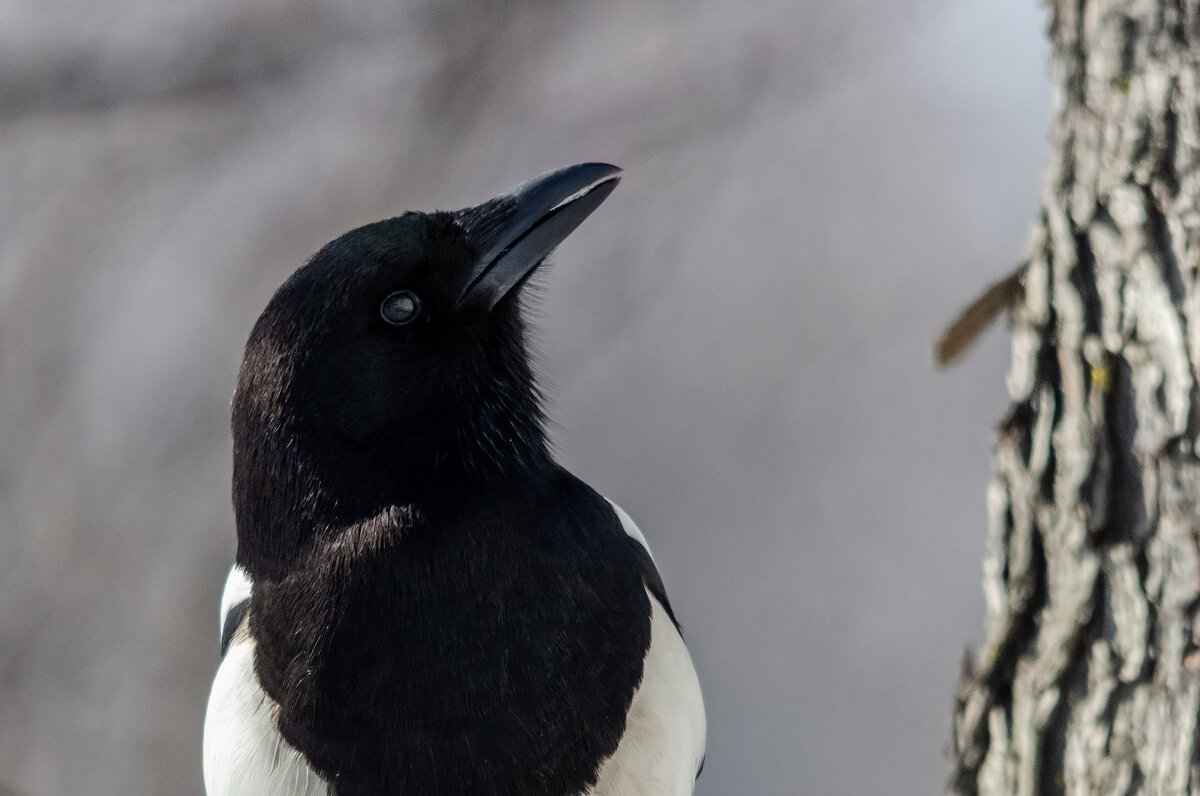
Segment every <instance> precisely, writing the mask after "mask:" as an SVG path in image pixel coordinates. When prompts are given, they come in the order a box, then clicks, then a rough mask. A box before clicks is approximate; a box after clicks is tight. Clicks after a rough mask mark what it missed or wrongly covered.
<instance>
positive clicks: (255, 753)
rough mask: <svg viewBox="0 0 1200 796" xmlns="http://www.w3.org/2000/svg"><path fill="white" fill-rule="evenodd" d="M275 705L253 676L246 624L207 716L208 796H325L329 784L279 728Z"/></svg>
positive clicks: (218, 680)
mask: <svg viewBox="0 0 1200 796" xmlns="http://www.w3.org/2000/svg"><path fill="white" fill-rule="evenodd" d="M275 712H276V711H275V703H274V701H272V699H271V698H270V697H269V696H267V694H266V693H265V692H264V691H263V690H262V687H261V686H260V685H259V684H258V677H256V676H255V674H254V641H253V639H251V638H250V635H249V633H247V632H246V628H245V625H243V626H242V628H241V629H240V630H239V631H238V632H237V634H236V635H235V636H234V640H233V643H232V644H231V645H230V647H229V651H228V652H227V653H226V654H225V658H224V660H222V661H221V666H220V668H218V669H217V676H216V678H215V679H214V680H213V687H212V693H210V694H209V697H208V711H207V713H206V714H205V716H204V789H205V791H206V792H207V794H208V796H327V794H328V793H329V786H328V784H327V783H326V782H325V781H324V780H323V779H321V778H320V777H319V776H318V775H317V773H316V772H315V771H313V770H312V769H311V768H310V767H309V765H308V762H307V761H306V760H305V759H304V757H303V756H302V755H301V754H300V753H299V752H297V751H296V750H295V749H294V748H293V747H291V746H289V745H288V743H287V742H286V741H284V740H283V737H282V736H280V734H279V730H277V729H276V728H275Z"/></svg>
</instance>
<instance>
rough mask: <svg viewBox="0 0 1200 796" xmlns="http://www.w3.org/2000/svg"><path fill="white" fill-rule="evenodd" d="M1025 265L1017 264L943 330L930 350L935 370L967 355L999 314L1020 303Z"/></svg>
mask: <svg viewBox="0 0 1200 796" xmlns="http://www.w3.org/2000/svg"><path fill="white" fill-rule="evenodd" d="M1026 265H1027V263H1021V264H1020V265H1019V266H1017V269H1016V270H1015V271H1013V272H1012V273H1011V274H1009V275H1008V276H1006V277H1004V278H1003V279H1001V280H1000V281H998V282H996V283H994V284H993V285H992V286H991V287H989V288H988V289H987V290H985V291H983V294H982V295H980V296H979V298H977V299H975V300H974V301H972V302H971V304H970V306H968V307H967V308H966V309H965V310H963V311H962V312H961V313H959V316H958V317H957V318H955V319H954V322H953V323H951V324H950V325H949V326H948V327H946V331H944V332H942V336H941V338H940V339H939V340H938V341H937V344H936V345H935V346H934V349H933V356H934V360H935V361H936V362H937V365H938V367H940V368H945V367H949V366H950V365H952V364H954V363H955V362H956V361H957V360H958V359H959V358H961V357H962V356H963V355H964V354H966V353H967V352H968V351H970V350H971V347H972V346H973V345H975V341H976V340H978V339H979V336H980V335H981V334H983V333H984V332H986V331H987V330H988V328H989V327H990V326H991V325H992V324H993V323H994V322H995V320H996V318H997V317H998V316H999V315H1000V313H1001V311H1003V310H1006V309H1010V308H1012V306H1013V305H1014V304H1016V303H1017V302H1018V301H1019V300H1020V299H1021V297H1022V296H1023V295H1024V293H1025V283H1024V277H1025V266H1026Z"/></svg>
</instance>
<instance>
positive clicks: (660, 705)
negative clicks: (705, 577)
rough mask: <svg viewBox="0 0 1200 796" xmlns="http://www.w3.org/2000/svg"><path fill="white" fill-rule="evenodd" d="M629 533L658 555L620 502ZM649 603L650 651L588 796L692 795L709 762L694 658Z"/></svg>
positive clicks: (660, 612)
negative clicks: (620, 728) (610, 750)
mask: <svg viewBox="0 0 1200 796" xmlns="http://www.w3.org/2000/svg"><path fill="white" fill-rule="evenodd" d="M608 502H609V504H611V505H612V507H613V509H614V510H615V511H616V512H617V517H619V518H620V520H621V525H622V526H624V528H625V533H627V534H629V535H630V536H632V537H633V538H634V539H636V540H637V541H638V542H639V543H640V544H641V545H642V547H644V548H646V552H647V553H650V558H651V560H653V559H654V553H653V552H651V550H650V545H648V544H647V543H646V537H645V536H644V535H643V534H642V531H641V529H640V528H638V526H637V523H635V522H634V521H633V518H631V517H630V516H629V515H628V514H626V513H625V512H624V510H622V509H621V507H620V506H618V505H617V504H616V503H613V502H612V501H611V500H610V501H608ZM647 596H648V597H649V598H650V606H651V615H650V649H649V650H648V651H647V653H646V662H645V664H644V668H643V670H642V682H641V683H640V684H639V685H638V690H637V692H636V693H635V694H634V695H633V703H632V704H630V706H629V715H628V716H626V718H625V733H624V734H623V735H622V736H621V742H620V743H619V744H618V745H617V751H615V752H613V754H612V756H611V757H609V758H608V759H607V760H605V761H604V762H603V763H602V764H601V766H600V776H599V778H598V779H597V781H596V785H595V787H593V788H592V789H591V790H590V791H588V792H587V794H586V796H688V794H691V792H692V788H693V786H694V785H695V782H696V772H697V770H698V769H699V768H700V762H701V761H702V760H703V759H704V746H705V730H706V725H705V718H704V699H703V697H702V696H701V694H700V680H699V678H697V677H696V668H695V667H694V666H693V665H692V656H691V655H689V654H688V651H687V647H686V646H685V645H684V643H683V638H682V637H681V636H680V635H679V631H678V630H676V629H675V624H674V623H673V622H672V621H671V617H669V616H668V615H667V611H666V609H665V608H663V607H662V605H660V604H659V602H658V600H657V599H655V598H654V595H652V594H650V593H649V592H647Z"/></svg>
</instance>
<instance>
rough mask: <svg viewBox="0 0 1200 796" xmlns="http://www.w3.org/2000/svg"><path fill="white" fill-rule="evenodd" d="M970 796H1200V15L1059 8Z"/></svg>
mask: <svg viewBox="0 0 1200 796" xmlns="http://www.w3.org/2000/svg"><path fill="white" fill-rule="evenodd" d="M1049 8H1050V38H1051V40H1052V45H1053V54H1052V58H1051V71H1052V75H1053V79H1054V80H1055V82H1056V84H1057V88H1058V91H1057V118H1056V122H1055V130H1054V136H1053V140H1054V146H1055V152H1054V154H1053V156H1052V161H1051V163H1050V165H1049V168H1048V171H1047V174H1046V179H1045V185H1044V188H1043V196H1042V208H1041V216H1040V218H1039V219H1038V221H1037V223H1036V225H1035V227H1034V230H1033V234H1032V239H1031V242H1030V247H1029V255H1028V263H1027V264H1026V266H1025V272H1024V276H1023V287H1024V289H1023V291H1020V292H1019V293H1018V296H1017V299H1016V301H1015V302H1014V305H1013V308H1012V323H1013V361H1012V370H1011V372H1010V374H1009V378H1008V389H1009V393H1010V396H1011V399H1012V405H1011V408H1010V410H1009V412H1008V414H1007V416H1006V417H1005V418H1004V420H1003V421H1002V423H1001V425H1000V429H999V437H998V441H997V444H996V450H995V454H994V468H995V477H994V480H993V482H992V484H991V485H990V488H989V491H988V513H989V527H988V537H987V545H986V556H985V560H984V578H983V581H984V593H985V596H986V600H987V635H986V639H985V642H984V644H983V647H982V648H981V649H980V650H979V651H978V653H977V654H976V655H975V656H973V660H972V657H971V656H968V660H967V663H966V664H965V665H964V673H963V679H962V682H961V684H960V687H959V691H958V694H957V696H956V699H955V706H954V728H953V740H952V754H953V757H954V763H955V773H954V777H953V780H952V782H951V788H952V789H953V790H954V791H955V792H956V793H964V794H966V793H971V794H974V793H982V794H989V795H990V794H1054V793H1069V794H1097V793H1099V794H1110V793H1154V794H1160V793H1161V794H1179V793H1200V765H1198V760H1197V748H1198V744H1197V740H1198V739H1197V721H1196V719H1197V710H1198V705H1200V702H1198V698H1200V682H1198V680H1197V676H1198V675H1197V673H1198V672H1200V652H1198V640H1200V639H1198V634H1200V626H1197V624H1196V623H1195V622H1194V617H1195V615H1196V612H1197V610H1198V608H1200V564H1198V562H1200V556H1198V548H1197V545H1198V539H1200V506H1198V505H1197V503H1198V502H1200V458H1198V455H1197V453H1198V452H1197V449H1196V444H1197V434H1198V433H1200V388H1198V386H1197V375H1196V374H1197V372H1198V371H1197V367H1198V365H1200V285H1198V284H1197V278H1198V271H1197V269H1198V267H1200V0H1055V1H1054V2H1051V3H1049Z"/></svg>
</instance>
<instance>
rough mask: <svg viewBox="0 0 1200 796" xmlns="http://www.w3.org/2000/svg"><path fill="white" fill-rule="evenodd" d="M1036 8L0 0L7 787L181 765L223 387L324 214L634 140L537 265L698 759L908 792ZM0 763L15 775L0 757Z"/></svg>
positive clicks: (224, 411) (463, 188) (184, 766)
mask: <svg viewBox="0 0 1200 796" xmlns="http://www.w3.org/2000/svg"><path fill="white" fill-rule="evenodd" d="M1044 24H1045V20H1044V19H1043V13H1042V11H1041V9H1040V8H1039V3H1037V2H1036V0H1019V1H1018V2H1013V0H973V1H972V2H950V0H907V1H906V2H903V1H902V2H891V3H886V4H885V3H877V2H871V0H821V1H820V2H818V1H817V0H794V2H790V3H783V2H756V3H731V2H728V0H723V1H721V2H718V0H688V1H687V2H684V1H683V0H679V1H678V2H668V1H667V0H655V1H654V2H650V1H649V0H629V1H628V2H621V1H619V0H614V1H613V2H586V3H585V2H582V0H576V1H571V0H568V1H566V2H556V3H551V2H489V3H482V2H481V3H469V2H465V0H460V1H458V2H432V1H431V2H415V1H414V2H405V3H391V2H384V0H354V1H353V2H335V1H334V0H244V1H242V2H234V0H209V1H208V2H197V3H186V4H185V3H174V2H170V0H108V2H105V3H87V2H83V0H0V175H2V177H0V783H3V785H6V786H7V787H9V788H12V789H13V790H15V791H16V792H18V793H21V794H28V795H29V796H41V795H42V794H49V795H57V794H63V795H64V796H78V795H80V794H101V795H102V796H107V794H192V795H195V794H199V793H201V790H202V786H201V779H200V730H201V722H202V718H203V707H204V702H205V698H206V695H207V691H208V687H209V682H210V678H211V675H212V672H213V670H214V667H215V666H216V664H217V653H218V650H217V627H216V622H217V616H216V614H217V601H218V596H219V589H220V586H221V582H222V579H223V577H224V574H225V571H226V568H227V566H228V564H229V561H230V559H231V557H232V555H233V550H234V533H233V526H232V516H231V510H230V505H229V479H230V438H229V433H228V411H229V399H230V396H231V394H232V390H233V385H234V379H235V375H236V371H237V367H238V364H239V360H240V356H241V347H242V344H243V342H244V340H245V338H246V335H247V334H248V332H249V329H250V326H251V324H252V323H253V321H254V319H255V317H256V316H257V314H258V312H259V311H260V310H261V308H262V307H263V306H264V305H265V303H266V301H267V299H268V298H269V297H270V295H271V293H272V291H273V290H274V288H275V287H276V286H277V285H278V284H279V283H280V282H281V281H282V280H283V279H284V278H285V277H286V276H287V275H288V274H289V273H290V272H291V271H292V270H293V269H294V268H296V267H297V266H298V265H299V264H300V263H301V262H302V261H303V260H304V259H305V258H306V257H307V256H308V255H309V254H310V253H311V252H313V251H314V250H315V249H317V248H318V247H319V246H320V245H321V244H323V243H324V242H325V241H327V240H329V239H330V238H333V237H335V236H336V235H338V234H340V233H341V232H343V231H345V230H346V229H348V228H350V227H353V226H357V225H359V224H362V223H365V222H368V221H372V220H375V219H377V218H381V217H385V216H389V215H395V214H397V213H398V212H400V211H402V210H405V209H430V208H434V207H436V208H443V209H453V208H457V207H461V206H465V205H468V204H473V203H475V202H478V201H481V200H483V199H485V198H488V197H490V196H492V195H494V194H495V193H498V192H500V191H502V190H505V189H507V188H509V187H511V186H512V185H514V184H515V183H517V182H520V181H522V180H524V179H526V178H528V177H531V176H533V175H535V174H538V173H540V172H542V171H545V170H548V169H551V168H554V167H557V166H561V165H565V164H569V163H574V162H577V161H581V160H607V161H610V162H613V163H616V164H619V165H621V166H623V167H624V168H625V169H626V177H625V179H624V181H623V182H622V184H621V186H620V188H619V189H618V190H617V192H616V193H615V194H614V195H613V197H612V198H611V199H610V200H609V201H608V202H607V203H606V204H605V205H604V207H603V208H601V210H600V211H599V212H597V214H596V215H595V216H594V217H593V218H592V219H591V220H589V221H588V223H587V224H585V225H584V226H583V227H582V228H581V229H580V230H579V232H578V233H576V234H575V235H573V236H572V237H571V238H570V239H569V241H568V242H567V243H566V244H565V245H564V246H563V247H562V249H561V250H560V252H559V254H558V255H557V256H556V258H555V265H554V267H553V270H552V271H551V272H550V273H549V274H548V275H547V276H546V277H545V278H544V279H543V281H542V283H543V286H544V290H543V291H542V296H543V298H542V300H541V302H540V309H539V316H540V321H539V328H540V333H539V336H538V337H539V349H540V353H541V356H540V372H541V373H542V374H543V375H544V377H545V380H546V382H547V383H548V384H549V386H550V395H551V415H552V418H553V420H554V421H555V423H556V426H555V431H554V435H555V439H556V442H557V449H558V451H559V453H560V456H561V458H562V459H563V460H564V462H565V463H566V464H567V465H568V466H569V467H570V468H572V469H573V470H574V471H576V472H577V473H578V474H579V475H581V476H582V477H583V478H584V479H585V480H587V481H589V482H590V483H592V484H593V485H594V486H596V487H597V488H598V489H600V490H601V491H602V492H604V493H605V494H607V495H608V496H610V497H612V498H613V499H615V500H616V501H617V502H619V503H620V504H621V505H622V506H624V507H625V508H626V509H627V510H628V511H629V512H630V513H631V514H632V515H633V516H634V517H635V518H636V519H637V521H638V522H639V524H640V525H641V526H642V528H643V529H644V530H645V532H646V535H647V536H648V537H649V540H650V542H651V544H652V545H653V547H654V550H655V555H656V557H657V559H658V561H659V562H660V566H661V568H662V570H663V576H664V578H665V580H666V583H667V586H668V588H669V589H670V592H671V597H672V601H673V602H674V604H675V606H676V608H677V610H678V612H679V614H680V617H681V619H682V621H683V623H684V625H685V628H686V632H687V636H688V641H689V644H690V646H691V649H692V651H693V655H694V656H695V658H696V663H697V667H698V669H699V671H700V675H701V679H702V682H703V685H704V689H705V695H706V700H707V704H708V715H709V754H708V764H707V768H706V770H705V773H704V776H703V777H702V778H701V781H700V785H699V788H698V793H701V794H706V796H719V795H722V794H746V793H753V794H849V795H856V794H867V793H894V794H930V793H937V792H941V791H942V789H943V784H944V781H945V778H946V775H947V771H948V764H947V762H946V759H945V745H946V739H947V738H948V734H949V715H950V704H951V694H952V691H953V688H954V685H955V682H956V677H957V668H958V664H959V660H960V656H961V650H962V647H963V645H964V644H965V643H968V642H973V641H975V640H977V639H978V638H979V635H980V628H981V625H982V614H983V601H982V598H981V596H980V587H979V585H978V584H979V567H980V564H979V561H980V558H981V555H982V545H983V537H984V521H985V507H984V490H985V485H986V482H987V477H988V472H989V467H988V458H987V457H988V446H989V440H990V434H991V427H992V425H993V423H994V422H995V420H996V419H997V418H998V417H999V414H1000V412H1001V411H1002V409H1003V407H1004V404H1005V400H1004V387H1003V383H1004V382H1003V373H1004V370H1005V368H1006V357H1007V353H1006V351H1007V345H1006V338H1005V336H1004V335H1003V334H1002V333H999V332H995V331H993V332H992V333H991V334H990V335H989V336H988V337H987V338H985V340H984V342H983V344H982V345H981V346H980V348H979V350H978V351H976V352H975V354H974V355H973V356H972V358H971V359H970V360H969V361H968V362H967V363H966V364H965V365H964V366H962V367H960V368H958V369H957V370H954V371H952V372H950V373H949V374H939V373H936V372H935V371H934V370H933V368H932V366H931V364H930V362H931V358H930V353H929V352H930V345H931V342H932V341H933V340H934V339H935V338H936V336H937V334H938V333H939V332H940V330H941V328H942V326H943V325H944V323H945V322H947V321H948V320H950V318H952V317H953V315H954V314H955V313H956V312H957V311H958V310H959V309H960V308H961V307H962V306H963V305H964V304H965V303H966V302H967V301H968V300H970V299H971V298H972V297H973V296H974V295H975V294H976V293H977V292H978V291H979V290H980V289H982V288H983V287H984V286H985V284H986V283H987V282H989V281H990V280H992V279H994V278H996V277H999V276H1001V275H1002V274H1004V273H1006V272H1007V271H1009V270H1010V269H1011V268H1012V267H1013V266H1014V265H1015V264H1016V262H1017V261H1018V259H1019V258H1020V257H1021V256H1022V253H1023V248H1024V245H1025V240H1026V230H1027V228H1028V224H1029V222H1030V221H1031V220H1032V218H1033V217H1034V213H1035V211H1036V203H1037V196H1038V185H1039V170H1040V168H1041V165H1042V163H1043V161H1044V159H1045V158H1046V155H1047V149H1048V148H1047V144H1046V140H1047V137H1046V132H1047V130H1048V127H1049V118H1050V101H1051V97H1050V90H1049V86H1048V83H1047V80H1046V78H1045V74H1044V59H1045V55H1046V48H1045V46H1044V45H1043V41H1042V31H1043V27H1044ZM2 789H3V787H2V786H0V790H2Z"/></svg>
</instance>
